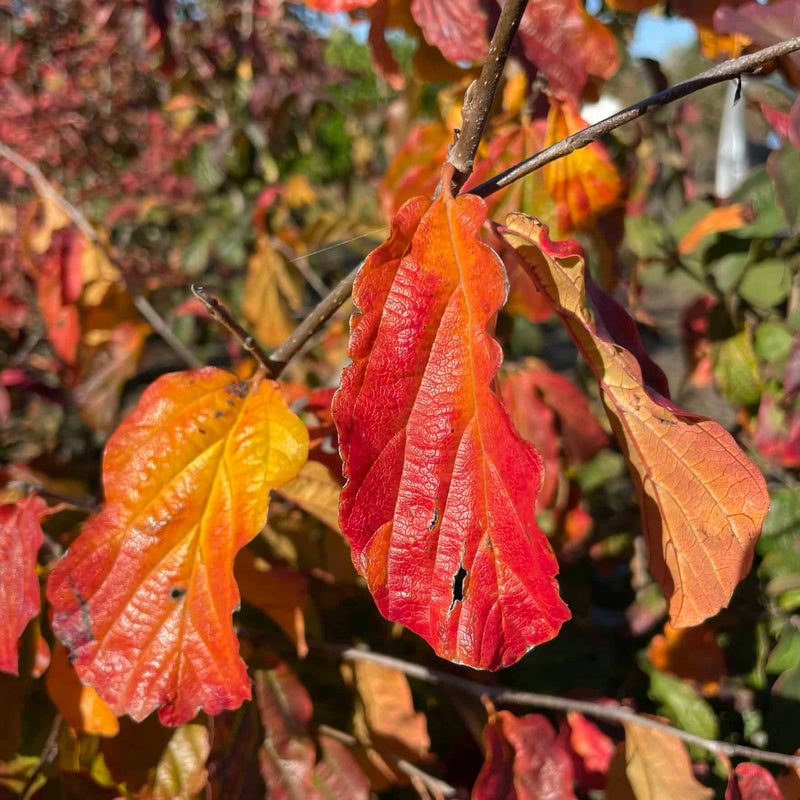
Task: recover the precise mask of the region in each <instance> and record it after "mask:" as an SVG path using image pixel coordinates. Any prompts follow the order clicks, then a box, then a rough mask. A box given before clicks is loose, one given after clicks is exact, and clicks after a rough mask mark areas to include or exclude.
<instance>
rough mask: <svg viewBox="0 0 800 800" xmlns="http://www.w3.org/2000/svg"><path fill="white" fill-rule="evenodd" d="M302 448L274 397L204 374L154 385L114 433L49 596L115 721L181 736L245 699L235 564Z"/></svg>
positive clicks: (85, 677) (62, 630)
mask: <svg viewBox="0 0 800 800" xmlns="http://www.w3.org/2000/svg"><path fill="white" fill-rule="evenodd" d="M307 448H308V434H307V431H306V429H305V426H304V425H303V424H302V423H301V422H300V420H299V419H298V418H297V417H295V415H294V414H292V413H291V412H290V411H289V409H288V408H287V406H286V404H285V403H284V401H283V400H282V399H281V397H280V394H279V392H278V390H277V386H276V384H274V383H273V382H271V381H262V382H261V383H260V384H259V385H258V386H255V385H252V384H250V383H246V382H241V381H237V380H236V377H235V376H234V375H232V374H231V373H229V372H226V371H224V370H221V369H216V368H213V367H207V368H204V369H198V370H193V371H191V372H178V373H173V374H170V375H165V376H163V377H161V378H159V379H158V380H157V381H156V382H155V383H153V384H152V385H151V386H150V387H149V388H148V389H147V391H145V393H144V394H143V395H142V397H141V399H140V401H139V403H138V405H137V407H136V408H135V409H134V411H133V412H132V413H131V414H130V415H129V416H128V417H127V418H126V419H125V421H124V422H123V423H122V424H121V425H120V426H119V428H117V430H116V431H115V433H114V434H113V436H112V437H111V439H110V440H109V442H108V445H107V447H106V452H105V456H104V459H103V486H104V489H105V495H106V504H105V507H104V508H103V510H102V511H101V512H100V513H99V514H97V515H95V516H94V517H92V518H91V519H90V520H89V521H88V522H87V524H86V526H85V527H84V529H83V532H82V533H81V535H80V536H79V537H78V539H77V540H76V541H75V542H74V543H73V544H72V546H71V547H70V549H69V551H68V553H67V555H66V556H65V557H64V558H63V559H62V560H61V561H60V562H59V563H58V564H56V566H55V568H54V569H53V572H52V573H51V575H50V580H49V582H48V587H47V596H48V599H49V600H50V602H51V604H52V605H53V610H54V614H53V630H54V631H55V633H56V635H57V636H58V637H59V638H60V639H61V641H62V642H63V643H64V644H66V645H67V646H68V647H69V648H70V650H71V657H72V659H73V664H74V665H75V668H76V670H77V672H78V675H79V676H80V678H81V680H82V681H83V682H84V683H86V684H88V685H90V686H93V687H94V688H95V689H97V691H98V693H99V694H100V696H101V697H103V699H104V700H105V701H106V702H107V703H108V704H109V706H110V707H111V709H112V711H113V712H114V713H115V714H117V715H120V714H130V716H132V717H133V718H134V719H137V720H141V719H143V718H144V717H146V716H147V715H148V714H149V713H151V712H152V711H154V710H156V709H159V716H160V718H161V720H162V722H163V723H164V724H168V725H179V724H181V723H182V722H185V721H187V720H189V719H191V718H192V717H193V716H194V715H195V714H196V713H197V711H198V709H199V708H203V709H205V710H206V711H207V712H208V713H210V714H214V713H217V712H218V711H221V710H222V709H224V708H231V707H235V706H237V705H239V703H241V701H242V700H243V699H245V698H248V697H249V696H250V682H249V680H248V679H247V673H246V669H245V665H244V663H243V662H242V660H241V659H240V658H239V655H238V642H237V640H236V635H235V633H234V631H233V627H232V624H231V614H232V613H233V611H234V609H235V608H236V606H237V604H238V601H239V592H238V590H237V588H236V583H235V582H234V580H233V559H234V556H235V554H236V552H237V551H238V550H239V549H240V548H241V547H243V546H244V544H246V543H247V542H248V541H249V540H250V539H252V538H253V537H254V536H255V535H256V533H258V531H259V530H260V528H261V527H262V526H263V525H264V522H265V520H266V514H267V505H268V501H269V489H270V488H271V487H273V486H276V485H280V484H282V483H285V482H287V481H289V480H291V479H292V478H293V477H294V476H295V475H296V474H297V472H298V471H299V469H300V467H301V466H302V464H303V462H304V461H305V458H306V454H307Z"/></svg>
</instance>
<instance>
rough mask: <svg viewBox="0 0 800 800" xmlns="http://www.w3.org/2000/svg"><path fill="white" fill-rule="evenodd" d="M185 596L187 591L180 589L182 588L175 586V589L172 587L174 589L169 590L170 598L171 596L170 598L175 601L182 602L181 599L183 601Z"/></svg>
mask: <svg viewBox="0 0 800 800" xmlns="http://www.w3.org/2000/svg"><path fill="white" fill-rule="evenodd" d="M185 594H186V589H181V588H180V587H178V586H173V587H172V588H171V589H170V590H169V596H170V597H171V598H172V599H173V600H180V599H181V597H183V596H184V595H185Z"/></svg>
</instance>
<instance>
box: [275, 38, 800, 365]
mask: <svg viewBox="0 0 800 800" xmlns="http://www.w3.org/2000/svg"><path fill="white" fill-rule="evenodd" d="M796 50H800V36H796V37H795V38H793V39H787V40H786V41H785V42H780V43H778V44H776V45H773V46H772V47H766V48H764V49H763V50H759V51H758V52H756V53H752V54H750V55H746V56H742V57H741V58H735V59H732V60H730V61H725V62H723V63H722V64H718V65H717V66H715V67H712V68H711V69H709V70H706V71H705V72H701V73H700V74H699V75H696V76H695V77H694V78H691V79H690V80H688V81H684V82H683V83H678V84H675V86H673V87H671V88H669V89H666V90H664V91H663V92H659V93H658V94H654V95H653V96H652V97H648V98H646V99H645V100H642V101H641V102H639V103H636V104H635V105H632V106H630V107H629V108H626V109H624V110H622V111H620V112H619V113H617V114H613V115H612V116H610V117H608V118H606V119H604V120H601V121H600V122H598V123H596V124H594V125H590V126H589V127H587V128H584V129H583V130H582V131H578V132H577V133H573V134H571V135H570V136H567V137H566V138H565V139H562V140H561V141H560V142H556V143H555V144H554V145H552V146H550V147H548V148H547V149H546V150H542V151H541V152H540V153H537V154H536V155H534V156H531V157H530V158H528V159H525V160H524V161H521V162H520V163H519V164H516V165H515V166H513V167H510V168H509V169H507V170H506V171H505V172H501V173H500V174H499V175H495V176H494V177H493V178H489V179H488V180H486V181H484V182H483V183H481V184H479V185H478V186H476V187H475V188H474V189H470V193H471V194H477V195H479V196H480V197H488V196H489V195H492V194H494V193H495V192H497V191H499V190H500V189H503V188H505V187H506V186H508V185H509V184H511V183H513V182H514V181H517V180H519V179H520V178H524V177H525V176H526V175H529V174H530V173H532V172H535V171H536V170H537V169H541V167H543V166H544V165H545V164H549V163H550V162H551V161H556V160H557V159H559V158H563V157H564V156H566V155H569V154H570V153H572V152H574V151H575V150H579V149H580V148H582V147H586V146H587V145H588V144H591V142H593V141H594V140H595V139H597V138H598V137H599V136H602V135H603V134H604V133H608V132H609V131H612V130H614V129H615V128H618V127H620V126H621V125H624V124H625V123H626V122H631V121H632V120H634V119H638V118H639V117H642V116H644V115H645V114H648V113H649V112H650V111H652V110H654V109H656V108H660V107H661V106H664V105H667V104H668V103H671V102H673V101H675V100H679V99H680V98H682V97H686V96H687V95H689V94H692V93H693V92H696V91H698V90H700V89H704V88H706V87H708V86H712V85H713V84H715V83H721V82H722V81H726V80H730V79H731V78H736V77H737V76H739V75H741V74H743V73H746V72H753V71H754V70H757V69H758V68H759V67H761V66H763V65H764V64H765V63H766V62H768V61H771V60H772V59H774V58H778V57H780V56H785V55H787V54H789V53H793V52H795V51H796ZM361 263H362V264H363V261H362V262H361ZM360 268H361V264H359V265H358V266H357V267H356V268H355V269H354V270H353V271H352V272H351V273H350V274H349V275H347V276H346V277H345V278H344V279H343V280H342V282H341V283H339V285H338V286H336V287H335V288H334V289H333V290H332V291H331V293H330V294H328V295H327V296H326V297H324V298H323V299H322V300H321V301H320V303H319V304H318V305H317V306H316V308H314V309H313V310H312V311H311V313H310V314H309V315H308V316H307V317H306V318H305V319H304V320H303V322H301V323H300V325H298V326H297V328H296V329H295V330H294V331H293V332H292V334H291V336H289V338H288V339H287V340H286V341H285V342H284V343H283V344H282V345H281V346H280V347H279V348H278V349H277V350H276V351H275V352H274V353H273V354H272V359H273V360H274V361H276V362H278V363H279V365H280V369H283V368H284V367H285V366H286V364H287V363H288V362H289V361H290V360H291V359H292V358H293V357H294V356H295V355H296V354H297V353H298V352H299V351H300V349H301V348H302V347H303V345H304V344H305V342H306V341H307V340H308V339H309V338H310V337H311V336H313V335H314V334H315V333H316V332H317V331H318V330H319V329H320V328H321V327H322V326H323V325H324V324H325V323H326V322H327V321H328V320H329V319H330V318H331V317H332V316H333V315H334V314H335V313H336V309H337V308H339V306H341V305H342V304H343V303H344V302H345V301H346V300H347V298H348V297H349V296H350V292H351V291H352V288H353V283H354V282H355V279H356V275H357V274H358V270H359V269H360Z"/></svg>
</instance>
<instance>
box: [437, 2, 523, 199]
mask: <svg viewBox="0 0 800 800" xmlns="http://www.w3.org/2000/svg"><path fill="white" fill-rule="evenodd" d="M527 5H528V0H506V2H505V3H503V10H502V11H501V12H500V19H498V20H497V25H496V26H495V29H494V33H493V34H492V41H491V43H490V44H489V52H488V54H487V56H486V59H485V60H484V62H483V67H482V68H481V74H480V75H479V76H478V79H477V80H475V81H473V82H472V83H471V84H470V85H469V87H468V88H467V91H466V92H465V93H464V102H463V104H462V106H461V131H460V133H459V135H458V138H457V139H456V142H455V144H454V145H453V146H452V147H451V148H450V151H449V152H448V154H447V163H448V164H452V165H453V167H454V168H455V173H454V175H453V179H452V191H453V193H454V194H457V193H458V190H459V189H460V188H461V187H462V186H463V185H464V183H465V182H466V180H467V178H469V176H470V175H471V174H472V167H473V164H474V162H475V154H476V153H477V152H478V145H480V143H481V137H482V136H483V131H484V129H485V128H486V121H487V120H488V119H489V112H490V111H491V110H492V103H493V102H494V96H495V93H496V92H497V87H498V85H499V83H500V78H501V77H502V76H503V69H504V68H505V65H506V59H507V58H508V53H509V50H510V49H511V43H512V42H513V41H514V36H516V33H517V30H518V29H519V24H520V21H521V20H522V15H523V14H524V13H525V8H526V6H527Z"/></svg>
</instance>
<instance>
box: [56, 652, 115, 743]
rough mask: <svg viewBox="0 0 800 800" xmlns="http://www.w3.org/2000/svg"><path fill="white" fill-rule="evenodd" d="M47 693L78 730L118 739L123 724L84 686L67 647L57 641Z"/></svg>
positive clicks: (100, 699) (95, 694) (103, 702)
mask: <svg viewBox="0 0 800 800" xmlns="http://www.w3.org/2000/svg"><path fill="white" fill-rule="evenodd" d="M45 684H46V685H47V693H48V694H49V695H50V699H51V700H52V701H53V703H54V704H55V706H56V708H57V709H58V713H59V714H61V716H62V717H64V719H65V720H66V721H67V724H68V725H69V726H70V727H71V728H73V729H74V730H75V731H78V732H80V733H88V734H92V735H94V736H116V735H117V734H118V733H119V722H118V721H117V718H116V717H115V716H114V714H113V712H112V711H111V709H110V708H109V707H108V704H107V703H106V702H105V701H104V700H103V699H102V698H101V697H100V696H99V695H98V694H97V692H96V691H95V690H94V689H92V687H91V686H84V685H83V684H82V683H81V680H80V678H79V677H78V675H77V673H76V672H75V668H74V667H73V666H72V664H70V663H69V658H68V656H67V650H66V648H65V647H64V646H63V645H61V644H59V643H58V642H56V644H55V646H54V647H53V650H52V653H51V656H50V668H49V669H48V670H47V676H46V678H45Z"/></svg>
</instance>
